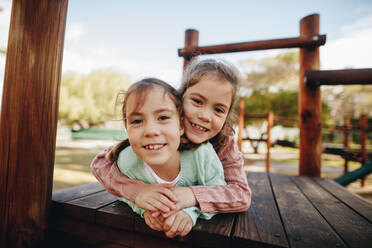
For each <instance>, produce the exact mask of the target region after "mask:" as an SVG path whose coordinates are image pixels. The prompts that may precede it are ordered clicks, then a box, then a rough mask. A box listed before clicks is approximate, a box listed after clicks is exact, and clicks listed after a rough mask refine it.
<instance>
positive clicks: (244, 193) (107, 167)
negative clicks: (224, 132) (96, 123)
mask: <svg viewBox="0 0 372 248" xmlns="http://www.w3.org/2000/svg"><path fill="white" fill-rule="evenodd" d="M111 149H112V147H109V148H107V149H105V150H104V151H103V152H101V153H99V154H97V156H96V157H95V158H94V159H93V161H92V163H91V165H90V170H91V172H92V173H93V175H94V176H95V177H96V178H97V180H98V181H99V182H100V183H101V184H102V185H103V186H104V187H105V188H106V190H107V191H108V192H109V193H111V194H113V195H115V196H118V197H124V198H126V199H128V200H130V201H132V202H134V201H135V199H136V196H137V194H138V192H139V191H141V190H142V188H143V187H144V186H145V185H146V184H145V183H144V182H142V181H139V180H134V179H130V178H128V177H127V176H126V175H124V174H122V173H121V172H120V171H119V169H118V167H117V165H116V162H114V163H112V162H110V161H109V160H107V159H106V154H107V153H108V152H109V151H110V150H111ZM218 157H219V158H220V160H221V162H222V165H223V169H224V174H225V180H226V183H227V185H226V186H190V188H191V190H192V191H193V193H194V195H195V198H196V201H197V203H198V205H199V208H200V211H201V212H209V213H216V212H219V213H221V212H225V213H226V212H241V211H245V210H247V209H248V208H249V206H250V204H251V189H250V188H249V186H248V182H247V177H246V175H245V173H244V169H243V165H244V160H243V156H242V154H241V152H240V151H239V150H238V147H237V145H236V142H235V141H234V139H233V137H229V138H228V139H227V141H226V143H225V145H224V146H223V147H222V148H221V149H220V151H219V152H218Z"/></svg>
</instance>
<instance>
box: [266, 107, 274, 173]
mask: <svg viewBox="0 0 372 248" xmlns="http://www.w3.org/2000/svg"><path fill="white" fill-rule="evenodd" d="M273 126H274V113H273V112H269V113H268V114H267V132H266V133H267V138H266V147H267V152H266V172H267V173H269V172H270V163H271V161H270V149H271V140H270V138H271V128H272V127H273Z"/></svg>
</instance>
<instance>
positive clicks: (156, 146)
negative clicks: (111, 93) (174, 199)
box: [108, 78, 226, 237]
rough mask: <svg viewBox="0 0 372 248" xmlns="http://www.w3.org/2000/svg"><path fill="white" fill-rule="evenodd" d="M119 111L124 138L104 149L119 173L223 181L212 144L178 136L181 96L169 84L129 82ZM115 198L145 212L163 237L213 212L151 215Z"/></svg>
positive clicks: (177, 181) (179, 181) (147, 178)
mask: <svg viewBox="0 0 372 248" xmlns="http://www.w3.org/2000/svg"><path fill="white" fill-rule="evenodd" d="M122 112H123V120H124V125H125V127H126V130H127V134H128V140H125V141H122V142H120V143H119V144H118V145H116V146H115V148H114V149H113V150H112V151H111V152H110V153H109V154H108V159H109V160H111V161H115V160H117V164H118V167H119V169H120V171H121V172H122V173H124V174H125V175H127V176H128V177H130V178H132V179H138V180H142V181H143V182H146V183H153V184H158V183H166V184H173V185H176V186H192V185H226V182H225V180H224V172H223V168H222V164H221V162H220V160H219V158H218V156H217V154H216V152H215V150H214V149H213V146H212V145H211V144H210V143H206V144H203V145H200V146H199V147H197V148H196V147H195V145H193V144H190V142H188V141H187V140H186V139H185V138H183V137H182V136H183V134H184V128H183V126H182V124H181V123H182V122H181V113H182V102H181V99H180V96H179V94H178V92H177V91H176V90H175V89H174V88H173V87H172V86H170V85H169V84H167V83H165V82H163V81H161V80H158V79H154V78H147V79H143V80H141V81H139V82H137V83H135V84H133V85H131V87H130V88H129V89H128V91H127V92H126V93H125V98H124V101H123V105H122ZM181 137H182V138H181ZM181 140H182V141H181ZM193 146H194V147H193ZM120 200H122V201H124V202H126V203H127V204H128V205H129V206H130V207H132V209H133V211H135V212H136V213H138V214H140V215H141V216H142V217H144V219H145V221H146V224H147V225H149V226H150V227H151V228H153V229H155V230H159V231H164V232H165V234H166V235H167V236H168V237H174V236H176V235H180V236H185V235H186V234H187V233H188V232H189V231H190V230H191V228H192V226H193V225H195V223H196V220H197V218H198V217H200V218H203V219H210V218H212V216H213V215H214V214H212V213H200V211H199V209H198V208H197V207H189V208H185V209H183V210H180V211H176V212H174V213H173V214H172V215H171V216H168V217H166V218H163V217H162V216H153V215H152V214H151V213H149V212H146V211H145V210H144V209H141V208H139V207H137V206H136V204H135V203H133V202H131V201H128V200H126V199H123V198H120ZM168 227H169V228H168Z"/></svg>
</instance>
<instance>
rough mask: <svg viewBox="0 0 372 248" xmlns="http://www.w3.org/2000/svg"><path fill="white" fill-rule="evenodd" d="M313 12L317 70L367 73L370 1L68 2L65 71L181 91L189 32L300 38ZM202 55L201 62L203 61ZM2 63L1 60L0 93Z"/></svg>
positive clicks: (0, 3)
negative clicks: (152, 81)
mask: <svg viewBox="0 0 372 248" xmlns="http://www.w3.org/2000/svg"><path fill="white" fill-rule="evenodd" d="M0 7H2V8H3V11H2V12H0V47H6V44H7V37H8V29H9V19H10V11H11V1H10V0H0ZM314 13H318V14H319V15H320V34H326V35H327V42H326V44H325V46H323V47H321V48H320V60H321V62H320V63H321V69H343V68H366V67H369V68H372V59H371V57H372V1H371V0H312V1H305V0H297V1H296V0H282V1H276V0H260V1H251V0H231V1H220V0H204V1H200V0H199V1H198V0H157V1H150V0H148V1H146V0H138V1H122V0H107V1H102V0H100V1H98V0H89V1H87V0H70V1H69V5H68V13H67V24H66V35H65V47H64V58H63V66H62V70H63V72H66V71H76V72H80V73H82V74H88V73H90V72H91V71H92V70H96V69H114V70H119V71H123V72H124V73H126V74H127V75H128V76H129V77H130V79H131V80H132V81H136V80H140V79H142V78H144V77H150V76H151V77H159V78H161V79H163V80H165V81H168V82H170V83H171V84H173V85H174V86H176V87H177V86H178V85H179V82H180V79H181V75H182V65H183V59H182V58H181V57H178V52H177V49H178V48H182V47H183V45H184V33H185V30H186V29H189V28H193V29H197V30H198V31H199V45H200V46H206V45H215V44H224V43H235V42H245V41H256V40H265V39H279V38H289V37H296V36H299V22H300V20H301V18H303V17H305V16H307V15H310V14H314ZM283 52H288V49H285V50H268V51H259V52H239V53H233V54H220V55H212V57H218V58H223V59H225V60H228V61H230V62H232V63H234V64H236V65H237V66H239V64H240V63H241V61H243V60H245V59H259V58H263V57H267V56H275V55H277V54H279V53H283ZM204 57H205V58H206V57H207V56H203V58H204ZM4 68H5V57H4V56H1V57H0V92H1V91H2V81H3V76H4Z"/></svg>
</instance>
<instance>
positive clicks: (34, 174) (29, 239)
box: [0, 0, 68, 247]
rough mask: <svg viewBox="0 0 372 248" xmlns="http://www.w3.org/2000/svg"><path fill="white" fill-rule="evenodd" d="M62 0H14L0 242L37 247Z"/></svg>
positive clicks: (0, 128)
mask: <svg viewBox="0 0 372 248" xmlns="http://www.w3.org/2000/svg"><path fill="white" fill-rule="evenodd" d="M67 3H68V1H67V0H13V1H12V13H11V18H10V28H9V38H8V47H7V54H6V55H7V58H6V67H5V75H4V86H3V95H2V104H1V117H0V119H1V121H0V137H1V142H0V160H1V166H0V189H1V190H0V199H1V200H0V247H42V246H43V243H44V241H45V238H46V233H47V229H48V213H49V212H50V200H51V196H52V186H53V169H54V153H55V141H56V131H57V118H58V99H59V97H58V95H59V85H60V80H61V68H62V55H63V43H64V36H65V26H66V25H65V24H66V13H67Z"/></svg>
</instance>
